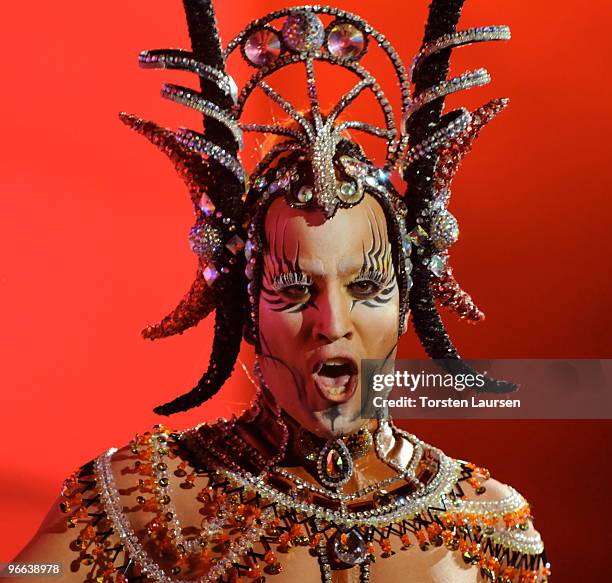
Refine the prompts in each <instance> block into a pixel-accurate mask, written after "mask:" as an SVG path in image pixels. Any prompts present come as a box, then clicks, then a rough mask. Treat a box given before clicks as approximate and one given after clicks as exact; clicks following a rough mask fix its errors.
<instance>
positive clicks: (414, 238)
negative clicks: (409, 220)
mask: <svg viewBox="0 0 612 583" xmlns="http://www.w3.org/2000/svg"><path fill="white" fill-rule="evenodd" d="M408 237H409V238H410V241H411V242H412V243H413V244H414V245H416V246H417V247H419V246H420V245H422V244H423V243H424V242H425V239H427V237H428V235H427V231H426V230H425V229H424V228H423V227H421V225H417V226H416V227H415V228H414V229H412V231H410V233H408Z"/></svg>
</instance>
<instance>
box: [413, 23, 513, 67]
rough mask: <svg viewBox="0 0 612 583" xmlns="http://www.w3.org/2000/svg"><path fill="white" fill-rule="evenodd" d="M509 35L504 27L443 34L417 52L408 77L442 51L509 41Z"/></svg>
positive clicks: (469, 29) (470, 29) (508, 31)
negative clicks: (422, 62)
mask: <svg viewBox="0 0 612 583" xmlns="http://www.w3.org/2000/svg"><path fill="white" fill-rule="evenodd" d="M510 38H511V33H510V28H509V27H508V26H505V25H500V26H478V27H475V28H468V29H467V30H461V31H457V32H454V33H451V34H445V35H444V36H441V37H439V38H437V39H436V40H434V41H432V42H430V43H427V44H426V45H424V46H423V48H422V49H421V50H420V51H419V54H418V55H416V56H415V57H414V59H413V61H412V66H411V68H410V77H411V78H412V76H413V74H414V70H415V68H416V66H417V64H418V63H419V62H420V61H421V60H422V59H424V58H425V57H428V56H429V55H433V54H434V53H437V52H439V51H441V50H443V49H450V48H456V47H461V46H465V45H468V44H472V43H477V42H484V41H495V40H510Z"/></svg>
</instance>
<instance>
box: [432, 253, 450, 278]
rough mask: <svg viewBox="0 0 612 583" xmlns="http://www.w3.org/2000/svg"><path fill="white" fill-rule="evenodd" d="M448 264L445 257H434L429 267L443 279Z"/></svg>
mask: <svg viewBox="0 0 612 583" xmlns="http://www.w3.org/2000/svg"><path fill="white" fill-rule="evenodd" d="M446 264H447V258H446V256H445V255H432V257H431V258H430V260H429V263H428V264H427V266H428V267H429V271H431V272H432V273H433V274H434V275H435V276H436V277H442V276H443V275H444V274H445V273H446Z"/></svg>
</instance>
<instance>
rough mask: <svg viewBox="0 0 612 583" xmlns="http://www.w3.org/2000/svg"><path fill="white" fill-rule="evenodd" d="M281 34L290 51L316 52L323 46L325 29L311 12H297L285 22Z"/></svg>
mask: <svg viewBox="0 0 612 583" xmlns="http://www.w3.org/2000/svg"><path fill="white" fill-rule="evenodd" d="M282 34H283V40H284V41H285V44H286V45H287V46H288V47H289V48H290V49H291V50H292V51H296V52H300V51H316V50H317V49H320V48H321V45H322V44H323V40H324V38H325V29H324V28H323V24H322V23H321V21H320V20H319V19H318V17H317V16H316V15H315V14H313V13H312V12H302V11H297V12H294V13H293V14H290V15H289V16H288V17H287V20H285V23H284V24H283V30H282Z"/></svg>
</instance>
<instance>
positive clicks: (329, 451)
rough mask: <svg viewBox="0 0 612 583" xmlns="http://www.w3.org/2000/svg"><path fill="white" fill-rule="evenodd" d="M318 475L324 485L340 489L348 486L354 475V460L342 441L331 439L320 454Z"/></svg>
mask: <svg viewBox="0 0 612 583" xmlns="http://www.w3.org/2000/svg"><path fill="white" fill-rule="evenodd" d="M317 474H318V477H319V480H320V482H321V483H322V484H324V485H325V486H328V487H332V488H333V487H338V486H343V485H344V484H346V483H347V482H348V481H349V480H350V478H351V476H352V475H353V459H352V458H351V452H350V451H349V449H348V447H347V446H346V444H345V443H344V441H342V439H330V440H329V441H328V442H327V443H326V444H325V445H324V446H323V448H322V449H321V451H320V452H319V457H318V458H317Z"/></svg>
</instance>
